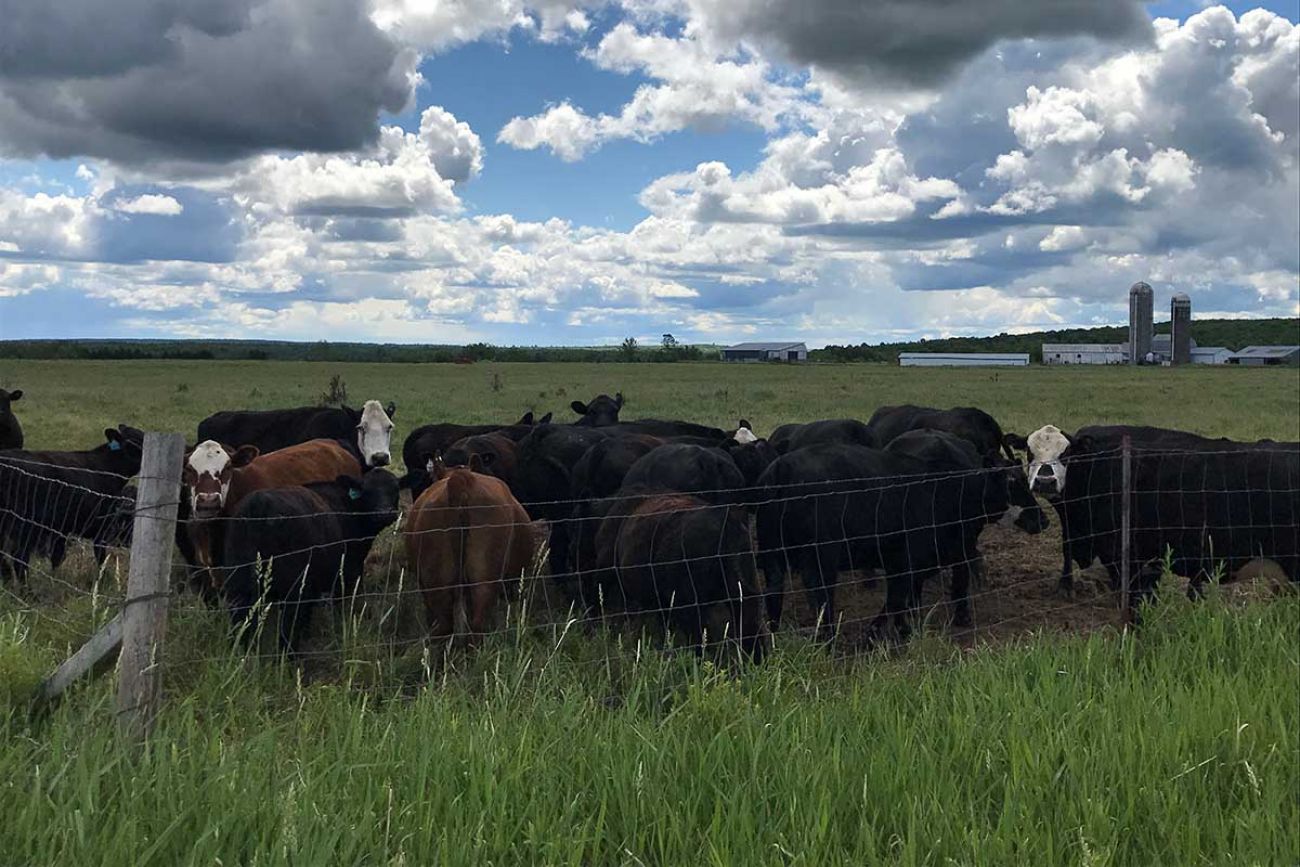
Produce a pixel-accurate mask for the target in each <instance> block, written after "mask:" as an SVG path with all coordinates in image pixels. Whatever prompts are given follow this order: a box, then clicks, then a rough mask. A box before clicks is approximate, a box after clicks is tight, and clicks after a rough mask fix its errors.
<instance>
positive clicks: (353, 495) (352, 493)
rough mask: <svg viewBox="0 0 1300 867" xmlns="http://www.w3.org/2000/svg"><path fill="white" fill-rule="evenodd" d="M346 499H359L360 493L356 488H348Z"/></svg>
mask: <svg viewBox="0 0 1300 867" xmlns="http://www.w3.org/2000/svg"><path fill="white" fill-rule="evenodd" d="M348 499H349V500H359V499H361V491H360V490H359V489H357V488H348Z"/></svg>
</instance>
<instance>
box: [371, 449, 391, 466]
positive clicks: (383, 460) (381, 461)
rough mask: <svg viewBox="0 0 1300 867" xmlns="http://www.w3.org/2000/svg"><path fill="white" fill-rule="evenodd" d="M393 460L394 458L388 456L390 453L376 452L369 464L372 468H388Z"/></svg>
mask: <svg viewBox="0 0 1300 867" xmlns="http://www.w3.org/2000/svg"><path fill="white" fill-rule="evenodd" d="M391 460H392V457H391V456H390V455H389V454H388V452H375V453H374V454H373V455H371V456H370V461H369V463H370V466H372V467H386V466H388V464H389V462H390V461H391Z"/></svg>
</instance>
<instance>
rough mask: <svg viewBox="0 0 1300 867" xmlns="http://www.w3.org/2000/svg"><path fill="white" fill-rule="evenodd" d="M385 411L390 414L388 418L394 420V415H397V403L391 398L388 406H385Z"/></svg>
mask: <svg viewBox="0 0 1300 867" xmlns="http://www.w3.org/2000/svg"><path fill="white" fill-rule="evenodd" d="M384 413H385V414H386V415H387V416H388V420H389V421H392V419H393V416H395V415H397V404H395V403H393V402H392V401H391V400H390V401H389V402H388V406H386V407H384Z"/></svg>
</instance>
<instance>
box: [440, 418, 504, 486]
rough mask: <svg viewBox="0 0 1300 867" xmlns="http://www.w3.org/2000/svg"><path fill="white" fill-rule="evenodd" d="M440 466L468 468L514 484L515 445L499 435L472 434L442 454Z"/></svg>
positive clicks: (497, 433) (501, 434)
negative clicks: (441, 464)
mask: <svg viewBox="0 0 1300 867" xmlns="http://www.w3.org/2000/svg"><path fill="white" fill-rule="evenodd" d="M442 463H443V466H446V467H471V468H472V469H473V470H474V472H476V473H484V474H486V475H489V476H496V477H497V478H498V479H500V480H501V481H503V482H505V483H506V484H507V485H509V484H511V483H513V482H514V480H515V468H516V467H517V466H518V463H519V444H518V443H517V442H515V441H514V440H512V439H511V438H510V437H509V436H507V435H506V434H504V433H501V432H500V431H496V432H493V433H486V434H476V435H475V436H468V437H465V438H464V439H462V440H457V441H456V442H455V443H453V444H452V446H451V448H449V449H447V451H445V452H443V455H442ZM427 468H428V467H427V464H426V470H427Z"/></svg>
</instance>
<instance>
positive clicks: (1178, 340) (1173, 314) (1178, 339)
mask: <svg viewBox="0 0 1300 867" xmlns="http://www.w3.org/2000/svg"><path fill="white" fill-rule="evenodd" d="M1169 319H1170V322H1171V323H1172V326H1173V332H1172V337H1171V338H1170V341H1169V351H1170V353H1172V357H1171V358H1170V361H1172V362H1173V363H1174V364H1191V363H1192V299H1191V298H1188V297H1187V296H1186V295H1185V294H1183V293H1182V292H1179V293H1178V294H1177V295H1175V296H1174V297H1173V298H1172V299H1171V300H1170V302H1169Z"/></svg>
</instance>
